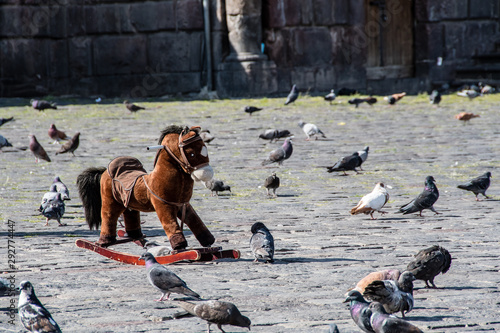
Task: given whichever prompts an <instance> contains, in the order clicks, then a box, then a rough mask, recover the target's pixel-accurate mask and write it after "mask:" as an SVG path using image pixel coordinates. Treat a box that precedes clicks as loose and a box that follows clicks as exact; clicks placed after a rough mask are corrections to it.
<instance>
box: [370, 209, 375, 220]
mask: <svg viewBox="0 0 500 333" xmlns="http://www.w3.org/2000/svg"><path fill="white" fill-rule="evenodd" d="M370 216H371V217H372V220H376V218H374V217H373V211H371V212H370Z"/></svg>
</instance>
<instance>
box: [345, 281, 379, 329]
mask: <svg viewBox="0 0 500 333" xmlns="http://www.w3.org/2000/svg"><path fill="white" fill-rule="evenodd" d="M344 303H349V311H350V312H351V317H352V320H354V322H355V323H356V325H358V327H359V328H361V330H362V331H363V332H366V333H372V332H375V331H374V330H373V328H372V325H371V324H370V317H371V315H372V311H371V310H370V303H369V302H367V301H366V300H365V299H364V298H363V295H361V293H360V292H359V291H357V290H351V291H349V293H348V294H347V298H346V299H345V301H344Z"/></svg>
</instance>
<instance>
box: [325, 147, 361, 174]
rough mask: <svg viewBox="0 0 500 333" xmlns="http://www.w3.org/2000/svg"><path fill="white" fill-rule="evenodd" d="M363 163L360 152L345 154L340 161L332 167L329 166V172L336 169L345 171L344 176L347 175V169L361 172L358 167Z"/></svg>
mask: <svg viewBox="0 0 500 333" xmlns="http://www.w3.org/2000/svg"><path fill="white" fill-rule="evenodd" d="M362 163H363V161H362V160H361V157H359V154H358V152H355V153H353V154H352V155H350V156H345V157H343V158H342V159H341V160H340V161H338V162H337V163H335V164H334V165H333V166H331V167H327V169H328V170H327V171H328V172H334V171H343V172H344V176H347V173H345V172H346V171H349V170H353V171H356V173H359V172H358V170H356V168H357V167H358V166H360V165H361V164H362Z"/></svg>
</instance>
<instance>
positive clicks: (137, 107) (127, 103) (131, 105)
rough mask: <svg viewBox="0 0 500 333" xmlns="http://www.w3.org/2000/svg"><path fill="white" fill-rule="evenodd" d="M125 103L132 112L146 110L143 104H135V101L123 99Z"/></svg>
mask: <svg viewBox="0 0 500 333" xmlns="http://www.w3.org/2000/svg"><path fill="white" fill-rule="evenodd" d="M123 104H125V107H126V108H127V109H128V110H129V111H130V112H137V111H139V110H145V109H146V108H143V107H142V106H138V105H135V104H134V103H130V102H129V101H123Z"/></svg>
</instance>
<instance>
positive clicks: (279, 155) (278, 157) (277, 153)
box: [262, 138, 293, 165]
mask: <svg viewBox="0 0 500 333" xmlns="http://www.w3.org/2000/svg"><path fill="white" fill-rule="evenodd" d="M292 153H293V146H292V140H291V139H290V138H286V139H285V142H283V145H282V146H281V147H279V148H277V149H275V150H273V151H272V152H270V153H269V157H268V158H267V159H266V160H264V161H262V165H267V164H271V163H278V164H279V165H282V164H283V161H284V160H287V159H289V158H290V156H292Z"/></svg>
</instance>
